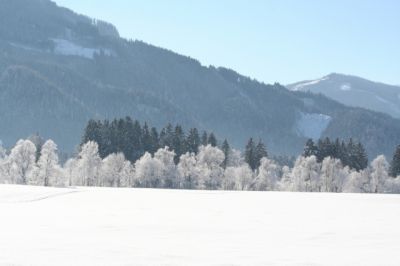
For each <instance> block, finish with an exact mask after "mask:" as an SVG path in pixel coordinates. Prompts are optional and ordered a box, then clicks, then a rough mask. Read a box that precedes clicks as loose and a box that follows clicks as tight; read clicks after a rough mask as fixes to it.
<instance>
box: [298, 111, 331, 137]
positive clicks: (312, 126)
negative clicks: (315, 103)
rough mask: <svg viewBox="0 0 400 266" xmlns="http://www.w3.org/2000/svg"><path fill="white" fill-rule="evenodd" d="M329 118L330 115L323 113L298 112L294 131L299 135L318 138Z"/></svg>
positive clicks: (326, 125)
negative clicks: (298, 116) (298, 115)
mask: <svg viewBox="0 0 400 266" xmlns="http://www.w3.org/2000/svg"><path fill="white" fill-rule="evenodd" d="M331 120H332V117H330V116H328V115H324V114H306V113H300V118H299V119H298V121H297V123H296V131H297V132H298V133H299V134H300V136H304V137H307V138H312V139H319V138H320V137H321V135H322V133H323V132H324V131H325V129H326V128H327V127H328V125H329V123H330V121H331Z"/></svg>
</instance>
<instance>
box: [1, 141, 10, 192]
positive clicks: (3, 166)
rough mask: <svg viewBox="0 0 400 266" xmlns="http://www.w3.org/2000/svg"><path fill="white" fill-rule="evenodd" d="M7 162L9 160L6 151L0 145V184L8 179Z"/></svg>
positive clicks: (8, 168)
mask: <svg viewBox="0 0 400 266" xmlns="http://www.w3.org/2000/svg"><path fill="white" fill-rule="evenodd" d="M0 144H1V143H0ZM8 162H9V160H8V156H7V151H6V149H4V148H3V146H2V145H0V184H1V183H6V182H8V181H9V176H10V173H9V170H10V167H9V163H8Z"/></svg>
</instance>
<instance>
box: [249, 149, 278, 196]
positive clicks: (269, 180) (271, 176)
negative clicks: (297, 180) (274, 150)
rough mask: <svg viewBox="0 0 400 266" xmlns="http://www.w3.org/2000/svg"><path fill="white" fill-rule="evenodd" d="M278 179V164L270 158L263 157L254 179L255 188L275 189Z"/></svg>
mask: <svg viewBox="0 0 400 266" xmlns="http://www.w3.org/2000/svg"><path fill="white" fill-rule="evenodd" d="M278 179H279V166H278V165H277V164H276V163H275V162H274V161H272V160H270V159H268V158H266V157H264V158H262V159H261V165H260V167H259V168H258V175H257V176H256V178H255V180H254V189H255V190H275V187H276V183H277V182H278Z"/></svg>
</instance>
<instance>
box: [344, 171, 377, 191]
mask: <svg viewBox="0 0 400 266" xmlns="http://www.w3.org/2000/svg"><path fill="white" fill-rule="evenodd" d="M343 192H347V193H369V192H371V185H370V175H369V171H368V170H367V169H366V170H361V171H356V170H353V171H351V172H350V174H349V177H348V178H347V179H346V182H345V183H344V186H343Z"/></svg>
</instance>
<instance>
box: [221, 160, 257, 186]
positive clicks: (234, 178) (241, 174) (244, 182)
mask: <svg viewBox="0 0 400 266" xmlns="http://www.w3.org/2000/svg"><path fill="white" fill-rule="evenodd" d="M253 175H254V173H253V171H252V170H251V169H250V167H249V165H248V164H247V163H246V164H242V165H240V166H236V167H228V168H226V169H225V172H224V177H223V179H222V183H221V187H222V189H224V190H234V189H235V190H250V187H251V184H252V182H253Z"/></svg>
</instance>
